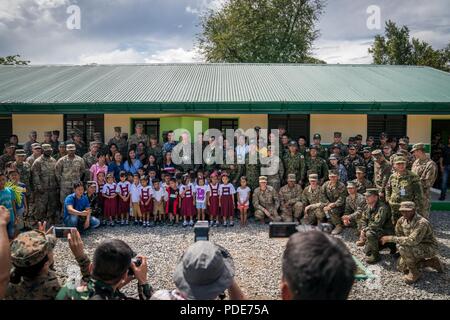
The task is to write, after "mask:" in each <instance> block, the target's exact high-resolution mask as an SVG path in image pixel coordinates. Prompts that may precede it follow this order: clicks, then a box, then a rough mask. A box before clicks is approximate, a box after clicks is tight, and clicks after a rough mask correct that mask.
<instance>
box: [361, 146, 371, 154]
mask: <svg viewBox="0 0 450 320" xmlns="http://www.w3.org/2000/svg"><path fill="white" fill-rule="evenodd" d="M363 152H364V153H366V152H367V153H370V152H371V151H370V148H369V147H365V148H364V149H363Z"/></svg>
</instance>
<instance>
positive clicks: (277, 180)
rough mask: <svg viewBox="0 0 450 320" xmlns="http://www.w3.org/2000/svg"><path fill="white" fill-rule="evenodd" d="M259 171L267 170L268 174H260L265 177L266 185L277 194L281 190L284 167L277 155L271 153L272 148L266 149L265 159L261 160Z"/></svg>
mask: <svg viewBox="0 0 450 320" xmlns="http://www.w3.org/2000/svg"><path fill="white" fill-rule="evenodd" d="M261 162H262V164H261V171H262V170H267V171H268V172H261V174H264V175H266V177H267V184H268V185H269V186H271V187H272V188H274V189H275V191H277V192H278V190H280V188H281V183H282V181H283V178H284V165H283V161H281V159H280V158H279V157H278V155H277V154H273V153H272V146H268V147H267V157H265V158H262V159H261Z"/></svg>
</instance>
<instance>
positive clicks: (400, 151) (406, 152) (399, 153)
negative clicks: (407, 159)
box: [395, 149, 408, 156]
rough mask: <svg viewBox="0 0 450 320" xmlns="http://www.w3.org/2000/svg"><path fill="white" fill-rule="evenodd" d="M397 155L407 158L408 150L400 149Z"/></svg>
mask: <svg viewBox="0 0 450 320" xmlns="http://www.w3.org/2000/svg"><path fill="white" fill-rule="evenodd" d="M395 154H396V155H398V156H405V155H407V154H408V150H405V149H399V150H398V151H397V152H396V153H395Z"/></svg>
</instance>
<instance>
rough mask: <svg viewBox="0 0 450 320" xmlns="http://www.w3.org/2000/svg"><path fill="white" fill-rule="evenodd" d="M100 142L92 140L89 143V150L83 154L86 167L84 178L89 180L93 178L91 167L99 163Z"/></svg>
mask: <svg viewBox="0 0 450 320" xmlns="http://www.w3.org/2000/svg"><path fill="white" fill-rule="evenodd" d="M99 148H100V143H99V142H98V141H91V143H90V144H89V152H87V153H85V154H84V155H83V160H84V166H85V168H86V170H85V172H84V180H85V181H88V180H90V178H91V172H90V169H91V167H92V166H93V165H94V164H96V163H97V155H98V153H99Z"/></svg>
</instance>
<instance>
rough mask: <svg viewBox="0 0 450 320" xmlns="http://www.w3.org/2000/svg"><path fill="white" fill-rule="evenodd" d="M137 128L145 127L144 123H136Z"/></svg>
mask: <svg viewBox="0 0 450 320" xmlns="http://www.w3.org/2000/svg"><path fill="white" fill-rule="evenodd" d="M135 128H136V129H137V128H140V129H142V128H144V126H143V125H142V123H138V124H136V127H135Z"/></svg>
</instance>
